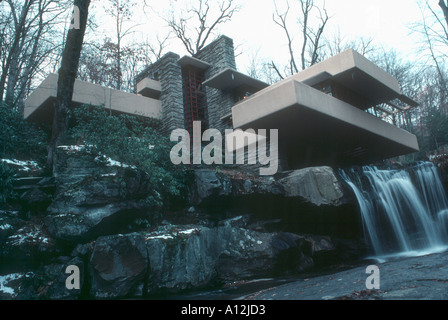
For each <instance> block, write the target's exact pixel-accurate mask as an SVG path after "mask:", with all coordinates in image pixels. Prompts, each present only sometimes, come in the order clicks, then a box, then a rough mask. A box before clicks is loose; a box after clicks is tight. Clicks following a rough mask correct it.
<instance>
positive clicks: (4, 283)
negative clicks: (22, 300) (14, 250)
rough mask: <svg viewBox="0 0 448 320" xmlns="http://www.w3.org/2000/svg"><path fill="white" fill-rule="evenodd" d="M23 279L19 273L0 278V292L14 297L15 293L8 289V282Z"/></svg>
mask: <svg viewBox="0 0 448 320" xmlns="http://www.w3.org/2000/svg"><path fill="white" fill-rule="evenodd" d="M22 277H23V274H21V273H13V274H8V275H6V276H0V292H3V293H6V294H9V295H12V296H15V295H16V292H15V291H14V289H13V288H11V287H8V284H9V282H11V281H14V280H19V279H20V278H22Z"/></svg>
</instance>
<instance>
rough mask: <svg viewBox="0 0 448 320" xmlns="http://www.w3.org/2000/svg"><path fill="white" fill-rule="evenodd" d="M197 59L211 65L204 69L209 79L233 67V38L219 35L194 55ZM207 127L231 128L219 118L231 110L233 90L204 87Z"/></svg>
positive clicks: (234, 65) (234, 63)
mask: <svg viewBox="0 0 448 320" xmlns="http://www.w3.org/2000/svg"><path fill="white" fill-rule="evenodd" d="M195 57H196V58H197V59H199V60H202V61H205V62H208V63H209V64H210V65H211V66H210V68H209V69H208V70H207V71H206V74H205V77H206V79H210V78H211V77H213V76H214V75H216V74H218V73H219V72H221V71H224V70H225V69H235V70H236V62H235V53H234V46H233V40H232V39H231V38H229V37H226V36H221V37H219V38H218V39H216V40H215V41H213V42H212V43H210V44H209V45H208V46H206V47H205V48H204V49H202V50H201V51H200V52H198V53H197V54H196V56H195ZM205 90H206V95H207V105H208V120H209V127H210V128H214V129H218V130H221V131H223V130H224V129H229V128H231V125H230V124H229V123H228V122H226V121H223V120H221V118H222V117H224V116H226V115H228V114H229V113H231V112H232V107H233V106H234V105H235V103H234V98H233V92H232V91H228V90H224V91H221V90H218V89H214V88H210V87H206V88H205Z"/></svg>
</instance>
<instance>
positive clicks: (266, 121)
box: [232, 50, 419, 168]
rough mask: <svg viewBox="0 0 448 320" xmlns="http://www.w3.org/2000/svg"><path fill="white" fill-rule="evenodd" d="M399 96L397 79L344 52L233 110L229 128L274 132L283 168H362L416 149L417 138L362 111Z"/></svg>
mask: <svg viewBox="0 0 448 320" xmlns="http://www.w3.org/2000/svg"><path fill="white" fill-rule="evenodd" d="M395 99H398V100H401V101H402V102H403V103H405V104H408V105H409V106H415V105H417V104H416V103H415V102H414V101H413V100H412V99H409V98H408V97H405V96H403V95H402V94H401V91H400V87H399V85H398V81H397V80H396V79H395V78H394V77H392V76H391V75H389V74H388V73H386V72H385V71H383V70H382V69H380V68H378V67H377V66H376V65H375V64H373V63H372V62H370V61H369V60H367V59H366V58H364V57H363V56H361V55H360V54H358V53H357V52H355V51H353V50H347V51H345V52H343V53H341V54H339V55H336V56H334V57H332V58H330V59H328V60H326V61H323V62H321V63H319V64H316V65H315V66H313V67H311V68H309V69H307V70H305V71H303V72H300V73H298V74H296V75H294V76H292V77H290V78H288V79H285V80H283V81H280V82H278V83H276V84H274V85H272V86H270V87H268V88H266V89H263V90H261V91H259V92H257V93H256V94H254V95H252V96H250V97H249V98H248V99H246V100H244V101H242V102H240V103H239V104H237V105H235V106H234V107H233V108H232V119H233V126H234V128H241V129H243V130H245V129H249V128H251V129H255V130H256V129H278V130H279V152H280V155H281V157H282V161H283V163H284V164H285V161H286V164H287V165H286V167H289V168H298V167H305V166H308V165H319V164H321V165H352V164H366V163H369V162H374V161H377V160H383V159H387V158H391V157H395V156H399V155H404V154H408V153H412V152H416V151H418V150H419V147H418V143H417V138H416V137H415V136H414V135H413V134H411V133H409V132H407V131H405V130H402V129H400V128H397V127H396V126H394V125H392V124H390V123H387V122H385V121H383V120H381V119H380V118H377V117H375V116H374V115H372V114H370V113H368V112H366V111H365V110H366V109H368V108H370V107H373V106H376V105H378V104H382V103H384V104H389V105H390V106H393V107H395V108H399V109H400V110H405V109H406V108H404V107H399V106H398V105H397V104H396V103H394V100H395Z"/></svg>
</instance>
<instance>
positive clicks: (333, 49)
mask: <svg viewBox="0 0 448 320" xmlns="http://www.w3.org/2000/svg"><path fill="white" fill-rule="evenodd" d="M323 42H324V43H325V47H324V48H323V50H322V56H325V57H326V58H327V57H332V56H334V55H336V54H339V53H341V52H343V51H345V50H347V49H353V50H355V51H357V52H358V53H360V54H362V55H363V56H366V57H369V56H371V55H373V54H375V53H376V52H377V51H378V50H379V47H378V46H376V45H375V44H374V41H373V38H372V37H359V38H355V39H347V38H346V37H344V36H342V35H341V32H340V30H337V31H336V33H334V34H333V35H331V36H330V37H328V36H327V37H325V39H324V40H323Z"/></svg>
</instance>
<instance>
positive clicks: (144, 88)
mask: <svg viewBox="0 0 448 320" xmlns="http://www.w3.org/2000/svg"><path fill="white" fill-rule="evenodd" d="M57 80H58V75H57V74H50V75H49V76H48V77H47V78H46V79H45V80H44V81H43V82H42V83H41V84H40V85H39V87H37V89H36V90H34V91H33V93H32V94H31V95H30V96H29V97H28V98H27V99H26V101H25V114H24V117H25V119H27V120H29V121H33V122H38V123H41V124H46V125H50V124H51V123H52V122H53V116H54V101H55V99H56V94H57ZM159 86H160V85H159ZM154 88H155V89H154ZM157 89H158V86H157V83H156V82H155V81H153V82H151V83H150V84H147V83H146V82H145V83H143V82H142V83H140V84H139V90H140V91H141V92H142V94H145V92H149V91H150V90H151V92H152V94H151V96H155V94H154V93H153V92H156V91H157ZM158 90H160V89H158ZM145 95H146V94H145ZM73 102H74V104H75V105H82V104H91V105H97V106H101V105H102V106H104V107H105V108H106V109H109V110H110V111H111V112H112V113H114V114H119V113H127V114H134V115H139V116H142V117H146V118H154V119H160V118H161V117H162V104H161V102H160V100H157V99H153V98H151V97H148V96H141V95H136V94H132V93H127V92H122V91H118V90H114V89H110V88H106V87H103V86H100V85H95V84H91V83H88V82H85V81H81V80H76V81H75V87H74V91H73Z"/></svg>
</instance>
